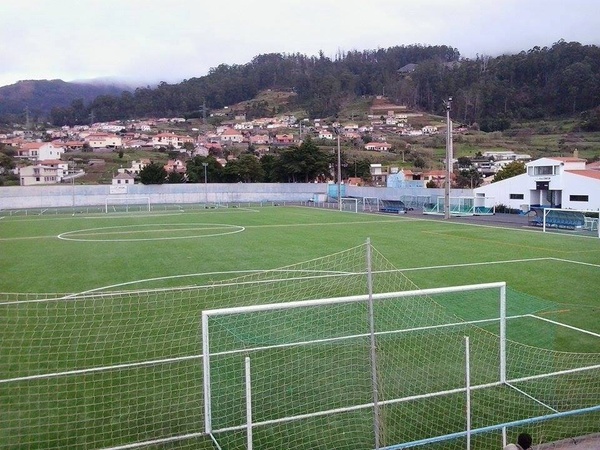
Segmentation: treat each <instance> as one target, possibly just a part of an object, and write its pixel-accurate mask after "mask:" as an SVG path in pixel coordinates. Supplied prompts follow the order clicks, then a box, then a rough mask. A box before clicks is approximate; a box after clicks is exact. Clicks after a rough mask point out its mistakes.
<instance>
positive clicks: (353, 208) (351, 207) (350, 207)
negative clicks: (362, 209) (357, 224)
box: [341, 197, 358, 213]
mask: <svg viewBox="0 0 600 450" xmlns="http://www.w3.org/2000/svg"><path fill="white" fill-rule="evenodd" d="M341 209H342V210H343V211H350V212H355V213H357V212H358V199H357V198H353V197H342V204H341Z"/></svg>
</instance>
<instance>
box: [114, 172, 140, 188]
mask: <svg viewBox="0 0 600 450" xmlns="http://www.w3.org/2000/svg"><path fill="white" fill-rule="evenodd" d="M112 184H113V185H124V184H135V177H134V176H133V175H131V174H129V173H126V172H125V173H118V174H117V175H115V176H114V177H113V179H112Z"/></svg>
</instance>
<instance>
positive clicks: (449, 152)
mask: <svg viewBox="0 0 600 450" xmlns="http://www.w3.org/2000/svg"><path fill="white" fill-rule="evenodd" d="M444 105H445V106H446V126H447V129H446V183H445V190H444V219H449V218H450V215H451V214H450V184H451V183H452V121H451V120H450V110H451V109H452V97H448V100H447V101H445V102H444Z"/></svg>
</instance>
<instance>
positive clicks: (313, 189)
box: [0, 183, 473, 209]
mask: <svg viewBox="0 0 600 450" xmlns="http://www.w3.org/2000/svg"><path fill="white" fill-rule="evenodd" d="M117 188H118V189H117ZM344 188H345V189H344V193H343V194H342V195H345V196H347V197H377V198H379V199H383V200H402V199H403V198H405V197H408V196H419V197H421V198H427V197H429V199H430V200H429V201H431V202H435V201H436V199H437V197H440V196H441V197H443V196H444V190H443V189H427V188H387V187H386V188H383V187H359V186H344ZM117 192H118V193H117ZM327 193H328V184H326V183H289V184H287V183H209V184H203V183H199V184H197V183H194V184H161V185H143V184H134V185H128V186H113V185H77V184H73V185H71V184H60V185H46V186H7V187H0V209H24V208H61V207H63V208H64V207H77V206H96V205H104V204H105V203H106V200H107V198H113V197H114V198H118V197H149V198H150V203H152V204H186V203H236V202H240V203H246V202H306V201H309V200H314V199H315V198H319V199H321V198H323V196H327ZM471 195H473V194H472V191H471V190H452V196H471ZM329 200H330V201H335V198H333V199H331V198H330V199H329Z"/></svg>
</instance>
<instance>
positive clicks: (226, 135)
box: [220, 128, 244, 144]
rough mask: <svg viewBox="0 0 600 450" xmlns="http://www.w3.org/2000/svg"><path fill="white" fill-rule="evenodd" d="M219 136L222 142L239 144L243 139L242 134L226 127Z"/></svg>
mask: <svg viewBox="0 0 600 450" xmlns="http://www.w3.org/2000/svg"><path fill="white" fill-rule="evenodd" d="M220 138H221V142H223V143H233V144H239V143H240V142H242V141H243V140H244V135H243V134H242V133H240V132H239V131H237V130H235V129H233V128H228V129H226V130H225V131H223V133H222V134H221V136H220Z"/></svg>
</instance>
